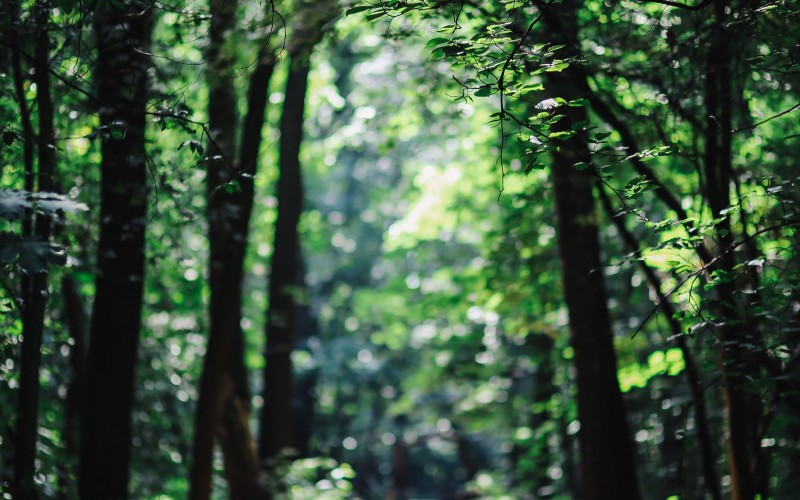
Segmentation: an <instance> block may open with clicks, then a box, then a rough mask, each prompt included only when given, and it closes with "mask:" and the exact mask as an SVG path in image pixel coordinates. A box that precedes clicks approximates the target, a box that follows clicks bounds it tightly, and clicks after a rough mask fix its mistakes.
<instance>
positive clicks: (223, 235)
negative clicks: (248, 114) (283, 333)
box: [189, 0, 241, 500]
mask: <svg viewBox="0 0 800 500" xmlns="http://www.w3.org/2000/svg"><path fill="white" fill-rule="evenodd" d="M236 7H237V2H236V1H235V0H212V1H211V5H210V7H209V9H210V11H211V28H210V42H209V49H208V51H207V54H206V57H207V60H208V71H207V74H208V87H209V88H208V94H209V96H208V131H209V137H208V143H207V156H206V159H205V162H206V166H207V171H206V189H207V200H208V205H207V207H206V212H207V216H208V232H209V235H208V239H209V247H210V252H209V282H210V287H211V298H210V307H209V323H210V328H209V335H208V343H207V346H206V355H205V357H204V360H203V374H202V376H201V378H200V388H199V396H198V402H197V410H196V413H195V427H194V442H193V446H192V450H193V452H192V453H193V454H192V465H191V469H190V473H189V477H190V484H189V489H190V493H189V498H192V499H195V500H206V499H208V498H209V497H210V496H211V478H212V475H213V468H212V464H213V458H214V436H215V435H216V433H217V428H218V425H219V423H220V422H219V417H220V414H221V407H222V396H223V394H222V390H223V383H224V382H225V369H226V364H227V362H228V351H229V349H230V345H231V339H232V337H234V336H235V335H236V332H237V331H240V327H239V325H238V323H239V322H240V318H241V311H240V310H241V304H240V292H238V293H237V291H238V290H239V289H240V287H241V271H237V270H236V269H230V268H229V267H228V264H229V262H228V261H229V256H230V255H231V254H233V253H235V251H236V250H237V242H236V241H231V238H229V236H228V232H229V231H230V230H231V229H232V228H231V224H230V221H229V218H230V217H229V214H230V213H231V211H232V210H235V208H234V207H231V206H230V204H229V200H228V198H227V197H226V196H225V194H226V192H227V191H226V189H225V188H226V186H225V184H226V183H227V182H230V181H231V174H232V173H233V172H234V171H235V167H234V165H233V163H232V162H233V161H234V160H233V158H234V155H235V154H236V123H237V121H238V117H237V113H236V94H235V91H234V75H233V66H234V62H235V59H236V58H235V52H234V50H233V47H232V46H230V45H228V44H226V41H227V40H228V39H229V38H230V35H231V34H232V32H233V30H234V28H235V27H236ZM229 245H230V246H232V248H229Z"/></svg>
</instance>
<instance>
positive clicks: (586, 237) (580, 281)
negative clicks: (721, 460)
mask: <svg viewBox="0 0 800 500" xmlns="http://www.w3.org/2000/svg"><path fill="white" fill-rule="evenodd" d="M579 6H580V4H579V3H577V2H562V3H561V4H559V5H558V6H556V7H549V6H545V7H542V8H543V9H545V10H543V12H542V16H543V22H544V23H545V26H546V28H547V31H548V35H549V36H548V39H549V40H550V41H551V43H555V44H558V45H561V44H563V45H564V46H565V47H575V46H576V45H577V43H578V24H577V13H576V11H577V9H578V8H579ZM551 9H552V10H551ZM566 57H569V58H576V57H577V53H575V52H574V49H573V50H572V51H570V52H567V53H566ZM577 78H578V76H577V75H576V74H574V73H573V72H572V71H570V68H567V69H565V70H564V71H561V72H550V73H547V74H546V77H545V79H544V81H545V88H549V89H551V90H550V91H551V92H554V93H555V92H557V94H556V95H557V96H558V97H561V98H563V99H565V100H566V101H567V102H570V101H577V100H578V99H582V98H585V95H584V94H583V93H582V92H581V91H580V88H579V87H578V86H577V85H575V83H574V82H575V81H576V79H577ZM558 113H563V114H564V117H563V118H561V119H560V120H559V121H558V122H557V123H555V124H554V126H553V128H552V131H553V132H555V133H556V134H557V133H558V132H566V133H567V134H568V137H569V134H572V135H571V137H569V138H568V139H565V140H563V141H561V140H559V141H557V142H556V144H555V145H554V147H553V148H552V149H551V154H552V166H551V176H552V181H553V190H554V194H555V204H556V213H557V216H558V217H557V220H558V226H557V236H558V247H559V255H560V256H561V266H562V270H563V279H564V296H565V300H566V303H567V307H568V308H569V322H570V331H571V341H572V347H573V348H574V349H575V367H576V369H577V391H578V415H579V419H580V423H581V429H580V434H579V435H578V441H579V443H580V452H581V453H580V458H581V483H582V492H583V497H584V498H587V499H592V498H598V499H599V498H607V497H608V496H611V497H614V498H620V499H636V498H639V497H640V494H639V490H638V486H637V483H638V481H637V479H636V471H635V468H634V463H635V458H634V457H635V452H634V449H633V446H632V440H631V434H630V430H629V428H628V424H627V416H626V412H625V406H624V403H623V400H622V394H621V392H620V389H619V382H618V381H617V362H616V355H615V352H614V341H613V334H612V330H611V319H610V317H609V313H608V305H607V302H608V298H607V295H606V286H605V280H604V277H603V272H602V262H601V260H600V242H599V236H598V229H597V225H598V221H597V217H596V208H595V202H594V194H593V192H592V189H593V187H592V185H593V180H592V176H591V173H590V172H589V171H587V170H585V169H583V170H582V169H581V165H585V164H586V163H587V160H589V161H591V160H590V151H589V147H588V140H589V138H588V135H587V134H586V133H585V132H582V131H580V127H581V125H580V124H581V123H585V122H586V121H587V118H588V116H587V113H586V110H585V109H584V108H582V107H573V108H568V109H561V110H559V111H558ZM576 130H577V133H576ZM551 137H552V136H551Z"/></svg>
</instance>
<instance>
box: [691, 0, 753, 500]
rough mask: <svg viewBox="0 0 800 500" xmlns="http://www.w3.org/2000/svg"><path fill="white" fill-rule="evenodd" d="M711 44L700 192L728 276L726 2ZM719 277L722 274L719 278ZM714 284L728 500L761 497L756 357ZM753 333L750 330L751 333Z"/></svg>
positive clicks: (732, 291) (732, 290) (732, 295)
mask: <svg viewBox="0 0 800 500" xmlns="http://www.w3.org/2000/svg"><path fill="white" fill-rule="evenodd" d="M713 5H714V14H713V16H714V17H713V27H712V32H711V43H710V45H709V47H708V60H707V65H706V88H705V107H706V115H707V116H706V131H705V143H706V144H705V146H706V149H705V154H704V158H703V168H704V174H705V180H706V185H705V193H704V194H705V197H706V200H707V201H708V205H709V208H710V209H711V213H712V215H713V217H714V219H715V220H717V221H718V222H716V227H715V237H716V239H717V253H718V257H717V259H715V261H716V262H715V264H714V266H713V267H712V270H719V271H721V272H722V273H724V274H726V275H728V276H731V277H732V276H734V275H735V266H736V257H735V255H734V252H733V248H734V245H735V242H734V233H733V231H732V227H731V223H730V219H729V216H728V215H726V211H727V209H728V208H729V207H730V190H731V182H732V175H733V166H732V163H731V156H732V148H731V141H732V130H733V126H732V119H731V106H732V103H733V90H732V72H731V67H730V65H731V64H732V56H733V55H732V54H731V47H732V40H731V38H730V37H731V35H730V33H728V31H727V27H726V26H725V25H726V17H727V15H726V13H725V9H726V7H727V5H728V3H727V2H725V1H722V0H716V1H715V2H714V4H713ZM723 278H724V277H723ZM721 281H722V282H721V283H718V284H717V285H716V287H715V292H716V295H717V306H716V308H715V309H716V311H715V312H716V313H717V315H718V325H719V326H718V330H717V331H718V335H719V341H720V346H719V356H720V363H721V365H722V382H723V390H724V394H725V410H726V416H727V420H728V431H729V433H730V438H729V439H728V457H729V458H728V462H729V468H730V475H731V496H732V498H733V499H734V500H748V499H752V498H755V496H756V495H757V494H760V495H762V496H764V497H766V494H767V491H766V489H767V484H766V481H759V477H760V476H762V475H763V474H761V473H760V469H761V468H762V467H764V466H765V463H764V460H763V456H762V455H763V452H762V450H761V443H760V441H761V437H760V432H761V428H760V425H761V422H760V420H761V415H762V412H761V403H760V401H759V400H758V397H757V396H756V395H754V394H752V393H750V392H749V391H748V389H747V377H748V375H753V374H755V373H757V371H758V367H757V366H756V361H755V360H756V359H757V356H756V355H755V353H752V352H751V353H748V352H747V349H746V346H747V345H753V346H757V345H759V344H760V341H759V340H758V339H755V338H753V335H751V333H750V332H748V331H747V329H746V327H745V322H744V318H743V317H742V315H741V314H740V312H739V310H738V307H737V298H736V293H737V291H736V283H735V281H733V280H726V279H723V280H721ZM752 333H753V334H754V333H755V332H752Z"/></svg>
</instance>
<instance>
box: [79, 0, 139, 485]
mask: <svg viewBox="0 0 800 500" xmlns="http://www.w3.org/2000/svg"><path fill="white" fill-rule="evenodd" d="M150 19H151V12H150V9H149V8H146V7H145V8H143V7H141V6H140V5H139V4H138V2H110V3H108V4H106V3H103V4H102V5H101V6H99V7H98V8H97V10H96V11H95V19H94V32H95V38H96V40H95V42H96V45H97V49H98V53H97V63H96V66H95V74H94V81H95V86H96V93H97V94H96V95H97V99H98V100H99V101H100V125H101V130H102V147H101V151H102V162H101V165H100V169H101V176H102V184H101V188H100V192H101V207H100V241H99V244H98V248H97V277H96V281H95V285H96V286H95V288H96V294H95V301H94V310H93V314H92V320H91V326H90V334H89V359H88V364H87V371H86V398H85V404H84V407H83V412H82V415H81V417H82V422H83V424H82V433H81V463H80V472H79V490H80V495H81V497H82V498H85V499H106V498H108V499H111V498H114V499H120V498H127V497H128V492H127V486H128V478H129V465H130V448H131V408H132V405H133V391H134V372H135V367H136V355H137V349H138V343H139V327H140V324H141V306H142V291H143V290H142V288H143V282H144V270H145V269H144V267H145V254H144V245H145V224H146V208H147V167H146V161H147V160H146V152H145V137H144V129H145V116H146V115H145V111H146V104H147V67H148V65H149V61H148V57H147V56H146V54H147V53H149V50H148V46H149V39H150V30H151V22H150Z"/></svg>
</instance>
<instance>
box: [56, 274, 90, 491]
mask: <svg viewBox="0 0 800 500" xmlns="http://www.w3.org/2000/svg"><path fill="white" fill-rule="evenodd" d="M61 294H62V297H63V299H62V300H63V301H64V317H65V319H66V322H67V328H68V330H69V338H70V339H71V340H72V347H71V349H70V353H69V362H70V367H71V368H72V378H71V379H70V381H69V385H68V386H67V398H66V401H65V402H64V428H63V433H64V447H65V448H66V452H67V454H68V457H69V459H68V463H67V464H62V465H61V467H62V474H61V476H60V478H59V480H60V484H59V496H60V498H64V499H69V498H71V497H72V496H73V495H74V492H75V491H76V488H75V484H73V478H74V475H73V473H71V470H72V464H73V463H77V459H78V442H79V436H80V432H79V430H80V425H79V418H80V414H79V410H80V402H81V401H82V399H83V394H84V391H83V384H84V378H83V368H84V364H85V360H86V324H87V318H86V311H85V309H84V301H83V298H82V297H81V295H80V293H79V292H78V285H77V283H75V279H74V278H73V277H72V276H69V275H68V276H66V277H64V278H63V279H62V280H61Z"/></svg>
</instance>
